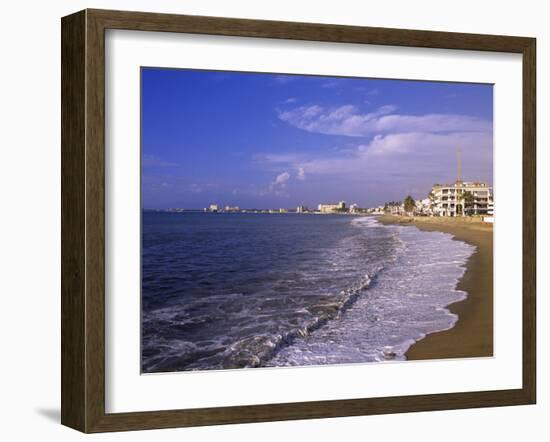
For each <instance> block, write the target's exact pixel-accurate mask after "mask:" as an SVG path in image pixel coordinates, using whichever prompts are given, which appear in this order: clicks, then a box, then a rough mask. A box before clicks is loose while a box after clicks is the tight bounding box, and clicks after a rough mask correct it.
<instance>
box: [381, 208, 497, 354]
mask: <svg viewBox="0 0 550 442" xmlns="http://www.w3.org/2000/svg"><path fill="white" fill-rule="evenodd" d="M378 220H379V221H380V222H382V223H384V224H410V225H414V226H416V227H418V228H419V229H421V230H437V231H440V232H445V233H450V234H452V235H453V236H454V237H455V239H457V240H459V241H464V242H467V243H469V244H472V245H474V246H476V247H477V250H476V251H475V252H474V254H473V255H472V256H471V257H470V259H469V260H468V262H467V263H466V272H465V273H464V276H463V277H462V279H461V280H460V281H459V282H458V284H457V289H458V290H464V291H465V292H467V293H468V297H467V298H466V299H465V300H463V301H459V302H456V303H454V304H451V305H450V306H448V307H447V308H448V309H449V310H450V311H452V312H453V313H455V314H457V315H458V321H457V323H456V324H455V326H454V327H453V328H452V329H450V330H446V331H442V332H438V333H432V334H429V335H427V336H426V338H424V339H422V340H420V341H418V342H417V343H416V344H414V345H413V346H412V347H411V348H410V349H409V351H408V352H407V354H406V357H407V359H409V360H420V359H443V358H470V357H487V356H493V224H490V223H483V222H480V221H477V220H471V219H467V218H466V219H463V218H439V217H433V218H430V217H415V218H410V217H402V216H392V215H383V216H379V217H378Z"/></svg>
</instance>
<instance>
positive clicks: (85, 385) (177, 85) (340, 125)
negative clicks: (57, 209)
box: [61, 10, 536, 432]
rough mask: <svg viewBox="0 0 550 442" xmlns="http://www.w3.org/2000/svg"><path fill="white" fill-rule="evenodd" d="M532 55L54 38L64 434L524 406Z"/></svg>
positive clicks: (531, 299) (168, 19)
mask: <svg viewBox="0 0 550 442" xmlns="http://www.w3.org/2000/svg"><path fill="white" fill-rule="evenodd" d="M535 53H536V46H535V39H532V38H526V37H511V36H494V35H473V34H458V33H448V32H433V31H419V30H404V29H384V28H369V27H350V26H340V25H327V24H311V23H290V22H275V21H260V20H241V19H234V18H217V17H198V16H183V15H167V14H153V13H140V12H122V11H105V10H85V11H81V12H78V13H75V14H73V15H70V16H67V17H64V18H63V19H62V177H61V179H62V412H61V415H62V423H63V424H64V425H67V426H69V427H72V428H75V429H78V430H80V431H83V432H104V431H122V430H140V429H151V428H168V427H183V426H196V425H215V424H227V423H241V422H261V421H276V420H289V419H309V418H324V417H337V416H352V415H369V414H381V413H402V412H412V411H428V410H445V409H458V408H473V407H489V406H504V405H522V404H533V403H535V398H536V382H535V379H536V351H535V329H536V324H535V291H536V287H535V281H536V274H535V268H536V249H535V239H536V238H535V227H536V220H535V212H536V211H535V201H536V198H535V196H536V195H535V185H536V176H535V171H536V158H535V143H536V140H535V132H536V131H535V115H536V106H535V84H536V82H535V72H536V71H535Z"/></svg>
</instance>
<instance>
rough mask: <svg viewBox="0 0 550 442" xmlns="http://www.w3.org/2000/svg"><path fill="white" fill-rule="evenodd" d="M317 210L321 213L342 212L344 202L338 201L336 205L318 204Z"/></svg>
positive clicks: (344, 207) (344, 208)
mask: <svg viewBox="0 0 550 442" xmlns="http://www.w3.org/2000/svg"><path fill="white" fill-rule="evenodd" d="M317 210H318V211H319V212H321V213H333V212H344V211H345V210H346V202H345V201H340V202H339V203H338V204H319V205H318V206H317Z"/></svg>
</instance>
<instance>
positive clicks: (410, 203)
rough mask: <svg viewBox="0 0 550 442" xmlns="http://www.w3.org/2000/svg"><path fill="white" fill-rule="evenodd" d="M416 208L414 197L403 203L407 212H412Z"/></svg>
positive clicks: (409, 197)
mask: <svg viewBox="0 0 550 442" xmlns="http://www.w3.org/2000/svg"><path fill="white" fill-rule="evenodd" d="M415 207H416V205H415V203H414V199H413V197H412V196H410V195H408V196H407V198H405V200H404V201H403V208H404V209H405V212H412V211H413V210H414V208H415Z"/></svg>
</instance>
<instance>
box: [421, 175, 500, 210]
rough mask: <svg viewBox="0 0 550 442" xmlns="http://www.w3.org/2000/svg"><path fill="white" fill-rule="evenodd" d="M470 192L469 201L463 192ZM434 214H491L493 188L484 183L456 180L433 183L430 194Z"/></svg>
mask: <svg viewBox="0 0 550 442" xmlns="http://www.w3.org/2000/svg"><path fill="white" fill-rule="evenodd" d="M466 192H470V193H471V194H472V196H473V199H472V201H471V202H470V203H466V202H465V200H464V194H465V193H466ZM430 200H431V206H432V212H433V214H434V215H435V216H463V215H492V212H493V188H492V187H490V186H488V185H487V184H485V183H478V182H464V181H456V182H455V183H454V184H434V186H433V187H432V192H431V194H430Z"/></svg>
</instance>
